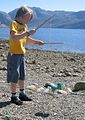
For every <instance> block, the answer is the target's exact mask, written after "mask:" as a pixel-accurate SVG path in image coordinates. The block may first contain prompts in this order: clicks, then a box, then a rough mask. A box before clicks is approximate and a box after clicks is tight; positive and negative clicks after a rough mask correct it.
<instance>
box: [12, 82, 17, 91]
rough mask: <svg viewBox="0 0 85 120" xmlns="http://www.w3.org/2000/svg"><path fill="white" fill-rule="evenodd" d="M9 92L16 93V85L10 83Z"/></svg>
mask: <svg viewBox="0 0 85 120" xmlns="http://www.w3.org/2000/svg"><path fill="white" fill-rule="evenodd" d="M11 92H12V93H16V83H11Z"/></svg>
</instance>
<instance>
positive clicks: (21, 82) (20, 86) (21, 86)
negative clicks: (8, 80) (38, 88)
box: [19, 80, 24, 89]
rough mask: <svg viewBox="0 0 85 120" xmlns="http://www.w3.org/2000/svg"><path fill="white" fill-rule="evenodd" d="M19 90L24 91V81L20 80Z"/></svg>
mask: <svg viewBox="0 0 85 120" xmlns="http://www.w3.org/2000/svg"><path fill="white" fill-rule="evenodd" d="M19 88H20V89H24V80H19Z"/></svg>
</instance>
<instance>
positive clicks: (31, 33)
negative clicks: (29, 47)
mask: <svg viewBox="0 0 85 120" xmlns="http://www.w3.org/2000/svg"><path fill="white" fill-rule="evenodd" d="M35 32H36V30H35V29H33V30H30V31H29V32H28V36H29V35H33V34H34V33H35Z"/></svg>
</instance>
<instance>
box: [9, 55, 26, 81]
mask: <svg viewBox="0 0 85 120" xmlns="http://www.w3.org/2000/svg"><path fill="white" fill-rule="evenodd" d="M24 66H25V65H24V55H23V54H19V55H18V54H10V53H8V56H7V82H8V83H9V82H13V83H17V82H18V80H25V68H24Z"/></svg>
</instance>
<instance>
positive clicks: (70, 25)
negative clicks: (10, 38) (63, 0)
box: [0, 7, 85, 29]
mask: <svg viewBox="0 0 85 120" xmlns="http://www.w3.org/2000/svg"><path fill="white" fill-rule="evenodd" d="M31 8H32V10H33V16H34V17H33V19H32V21H31V22H30V24H29V27H35V26H38V25H39V24H40V23H42V22H43V21H44V20H46V19H48V18H49V17H50V16H52V15H54V17H53V18H52V19H51V20H49V21H48V22H47V23H46V24H44V25H43V26H42V27H46V28H50V27H51V28H65V29H85V11H78V12H73V11H58V10H55V11H51V10H44V9H41V8H39V7H31ZM17 10H18V8H16V9H14V10H12V11H10V12H9V13H6V12H3V11H0V25H1V24H4V25H6V26H9V25H10V22H11V20H13V19H14V17H15V15H16V12H17Z"/></svg>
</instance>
